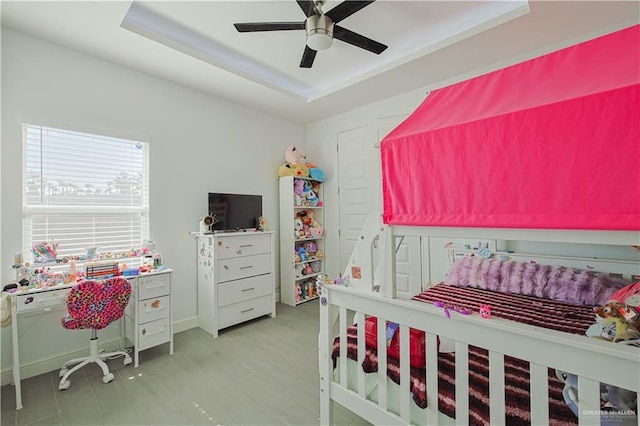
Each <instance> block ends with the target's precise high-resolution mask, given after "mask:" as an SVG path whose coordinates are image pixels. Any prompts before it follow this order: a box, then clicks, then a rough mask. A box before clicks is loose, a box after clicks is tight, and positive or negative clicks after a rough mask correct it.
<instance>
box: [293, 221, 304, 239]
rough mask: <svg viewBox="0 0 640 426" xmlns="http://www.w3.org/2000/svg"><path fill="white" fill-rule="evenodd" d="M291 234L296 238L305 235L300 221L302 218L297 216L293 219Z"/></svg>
mask: <svg viewBox="0 0 640 426" xmlns="http://www.w3.org/2000/svg"><path fill="white" fill-rule="evenodd" d="M293 235H294V236H295V237H296V238H297V239H300V238H304V237H305V232H304V223H302V219H300V218H299V217H297V218H295V219H293Z"/></svg>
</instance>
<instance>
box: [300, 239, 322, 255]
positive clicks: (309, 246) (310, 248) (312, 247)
mask: <svg viewBox="0 0 640 426" xmlns="http://www.w3.org/2000/svg"><path fill="white" fill-rule="evenodd" d="M302 246H303V247H304V249H305V250H306V251H307V255H308V256H309V258H313V257H315V255H316V251H317V250H318V246H317V245H316V243H314V242H313V241H307V242H306V243H304V244H303V245H302Z"/></svg>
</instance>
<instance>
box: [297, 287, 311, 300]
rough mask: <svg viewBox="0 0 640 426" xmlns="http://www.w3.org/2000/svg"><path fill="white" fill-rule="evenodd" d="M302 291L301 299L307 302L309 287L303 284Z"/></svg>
mask: <svg viewBox="0 0 640 426" xmlns="http://www.w3.org/2000/svg"><path fill="white" fill-rule="evenodd" d="M297 284H298V283H296V285H297ZM300 289H301V290H302V292H301V293H300V298H301V299H302V300H305V299H306V298H307V297H308V296H307V286H306V285H304V284H303V285H301V286H300Z"/></svg>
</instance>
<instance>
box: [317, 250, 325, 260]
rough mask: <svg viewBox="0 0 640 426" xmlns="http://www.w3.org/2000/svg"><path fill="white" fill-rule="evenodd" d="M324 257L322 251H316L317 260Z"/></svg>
mask: <svg viewBox="0 0 640 426" xmlns="http://www.w3.org/2000/svg"><path fill="white" fill-rule="evenodd" d="M323 257H324V252H323V251H322V250H317V251H316V259H322V258H323Z"/></svg>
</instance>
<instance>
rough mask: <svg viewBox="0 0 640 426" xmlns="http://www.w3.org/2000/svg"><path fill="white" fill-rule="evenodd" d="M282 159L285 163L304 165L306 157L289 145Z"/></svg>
mask: <svg viewBox="0 0 640 426" xmlns="http://www.w3.org/2000/svg"><path fill="white" fill-rule="evenodd" d="M284 158H285V160H286V161H287V163H290V164H303V165H304V164H305V162H306V159H307V156H306V155H304V154H303V153H302V152H301V151H300V150H298V149H297V148H296V147H295V146H293V145H289V146H288V147H287V150H286V151H285V152H284Z"/></svg>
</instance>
